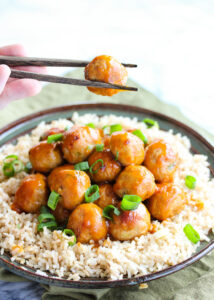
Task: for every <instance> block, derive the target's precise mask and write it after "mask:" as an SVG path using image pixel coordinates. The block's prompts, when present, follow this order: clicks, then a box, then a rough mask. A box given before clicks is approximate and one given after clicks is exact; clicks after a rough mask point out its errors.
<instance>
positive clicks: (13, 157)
mask: <svg viewBox="0 0 214 300" xmlns="http://www.w3.org/2000/svg"><path fill="white" fill-rule="evenodd" d="M18 159H19V158H18V156H17V155H15V154H11V155H8V156H6V157H5V158H4V160H3V163H4V164H9V163H11V162H13V161H14V160H18Z"/></svg>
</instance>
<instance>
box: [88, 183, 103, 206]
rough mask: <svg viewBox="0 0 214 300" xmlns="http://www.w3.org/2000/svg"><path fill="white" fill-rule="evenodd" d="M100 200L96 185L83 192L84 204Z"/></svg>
mask: <svg viewBox="0 0 214 300" xmlns="http://www.w3.org/2000/svg"><path fill="white" fill-rule="evenodd" d="M98 198H100V193H99V186H98V185H97V184H94V185H91V186H90V187H89V188H88V189H87V190H86V192H85V202H87V203H89V202H94V201H95V200H97V199H98Z"/></svg>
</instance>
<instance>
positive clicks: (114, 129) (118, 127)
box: [110, 124, 123, 134]
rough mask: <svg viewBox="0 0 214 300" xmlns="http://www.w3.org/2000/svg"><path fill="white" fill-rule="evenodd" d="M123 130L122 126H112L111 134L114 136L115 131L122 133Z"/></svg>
mask: <svg viewBox="0 0 214 300" xmlns="http://www.w3.org/2000/svg"><path fill="white" fill-rule="evenodd" d="M122 129H123V127H122V125H120V124H114V125H111V126H110V134H112V133H113V132H115V131H121V130H122Z"/></svg>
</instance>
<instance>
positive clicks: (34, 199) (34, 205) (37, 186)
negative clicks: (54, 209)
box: [11, 173, 48, 213]
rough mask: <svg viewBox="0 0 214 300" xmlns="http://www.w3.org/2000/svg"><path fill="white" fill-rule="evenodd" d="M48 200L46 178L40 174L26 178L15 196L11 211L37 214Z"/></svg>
mask: <svg viewBox="0 0 214 300" xmlns="http://www.w3.org/2000/svg"><path fill="white" fill-rule="evenodd" d="M47 199H48V189H47V184H46V178H45V176H44V175H42V174H39V173H37V174H32V175H28V176H26V177H25V178H24V179H23V180H22V182H21V184H20V186H19V188H18V190H17V191H16V194H15V199H14V202H13V204H12V206H11V209H13V210H15V211H16V212H18V213H21V212H23V211H24V212H26V213H38V212H39V210H40V207H41V206H42V205H45V204H46V202H47Z"/></svg>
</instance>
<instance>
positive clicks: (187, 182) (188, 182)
mask: <svg viewBox="0 0 214 300" xmlns="http://www.w3.org/2000/svg"><path fill="white" fill-rule="evenodd" d="M185 185H186V186H187V187H188V188H189V189H191V190H192V189H194V188H195V185H196V178H195V177H193V176H191V175H187V176H186V178H185Z"/></svg>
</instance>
